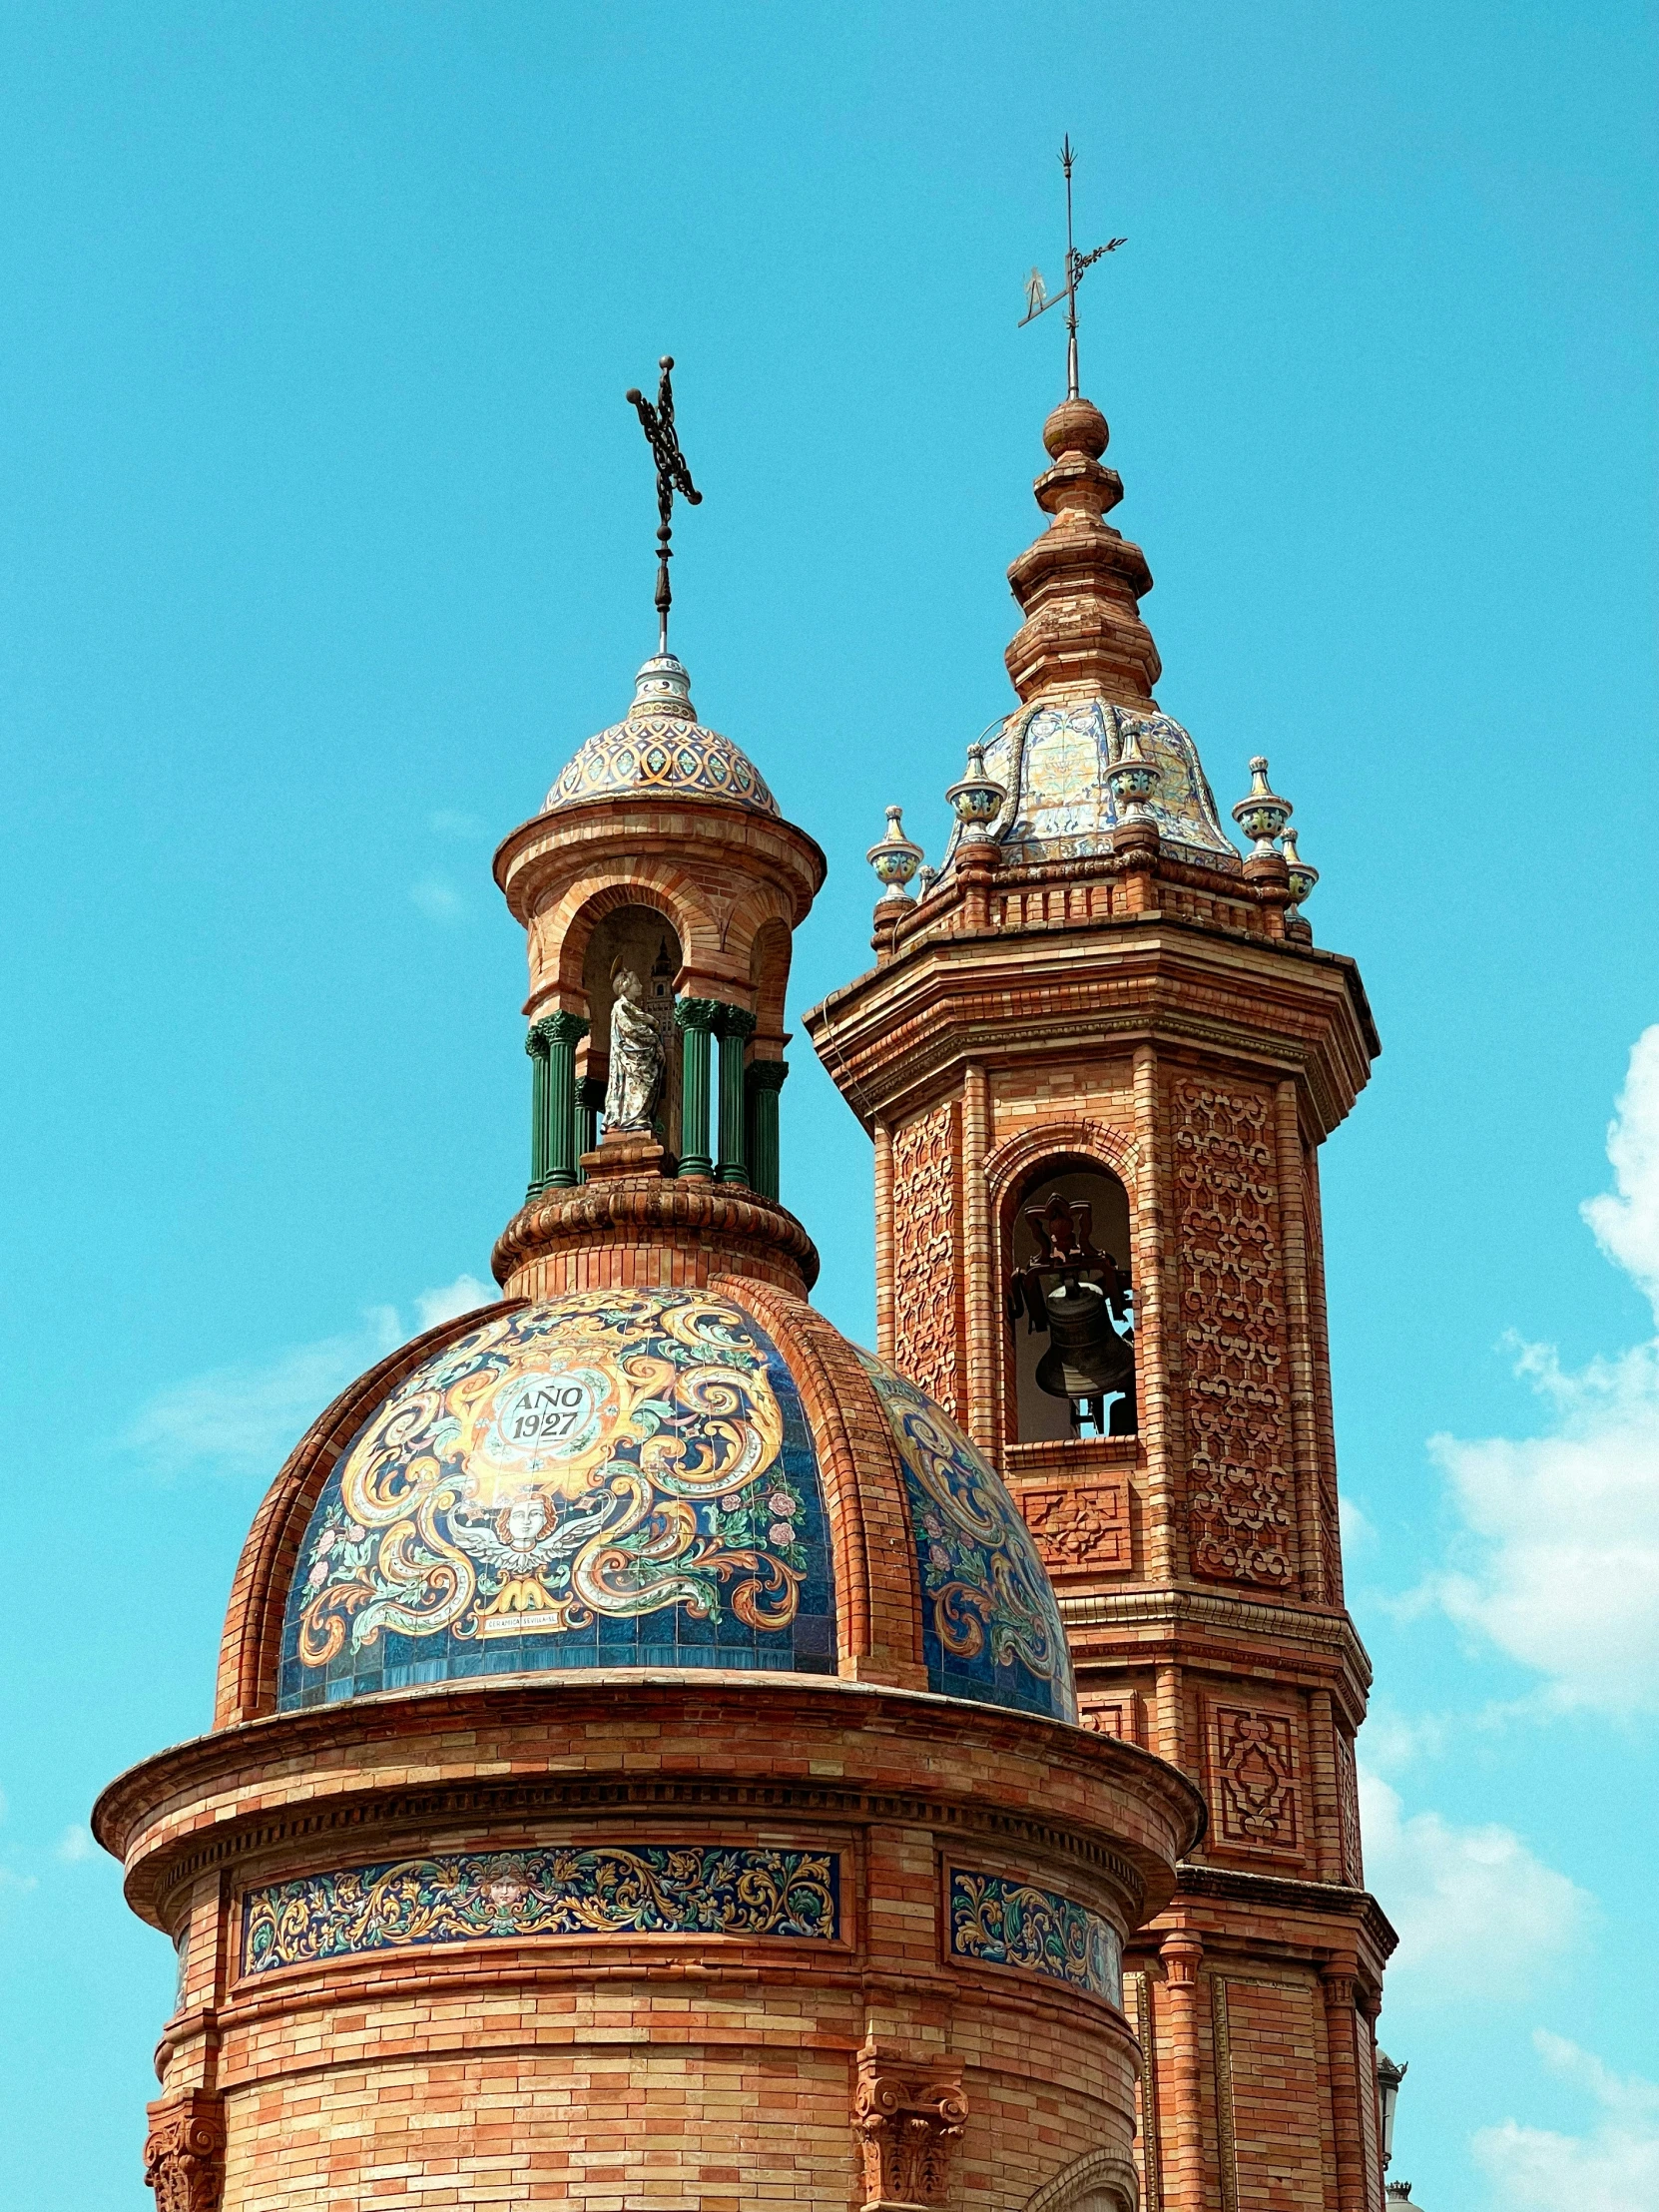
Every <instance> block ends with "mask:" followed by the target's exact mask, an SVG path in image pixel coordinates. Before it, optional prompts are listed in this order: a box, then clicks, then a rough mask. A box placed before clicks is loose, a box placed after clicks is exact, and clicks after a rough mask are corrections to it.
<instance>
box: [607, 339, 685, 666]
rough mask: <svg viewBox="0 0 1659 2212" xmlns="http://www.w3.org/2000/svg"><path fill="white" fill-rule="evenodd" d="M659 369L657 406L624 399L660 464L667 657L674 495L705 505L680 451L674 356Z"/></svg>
mask: <svg viewBox="0 0 1659 2212" xmlns="http://www.w3.org/2000/svg"><path fill="white" fill-rule="evenodd" d="M657 365H658V367H659V368H661V370H662V372H663V380H662V382H661V383H660V384H659V385H658V387H657V404H656V405H655V406H653V405H652V404H651V402H650V400H649V399H647V398H646V397H645V395H644V393H643V392H638V391H630V392H628V393H627V394H626V395H625V396H626V397H627V400H628V404H629V405H630V406H631V407H632V408H633V409H634V411H635V412H636V413H637V414H638V416H639V418H640V428H641V429H642V430H643V431H644V432H645V434H646V437H647V439H648V440H649V441H650V445H651V455H652V458H653V459H654V460H655V462H656V463H657V513H658V515H659V516H660V517H661V522H660V525H659V527H658V531H657V600H656V605H657V616H658V620H659V621H660V623H661V625H662V630H661V636H660V639H659V643H658V647H657V650H658V652H659V653H663V654H666V653H667V651H668V610H669V608H670V607H671V606H672V605H673V603H674V594H673V593H672V592H671V591H670V590H669V588H668V564H669V562H670V561H671V560H672V559H673V558H674V549H673V547H672V546H671V545H670V544H669V542H668V541H669V539H670V538H671V537H673V535H674V495H675V493H676V492H680V493H682V494H683V495H684V496H685V497H686V498H687V499H688V500H689V501H690V502H691V504H692V505H693V506H694V507H698V506H701V505H702V503H703V494H702V493H701V492H700V491H699V490H698V488H697V486H696V485H695V484H694V483H693V482H692V480H691V470H690V469H689V468H688V467H687V466H686V456H685V455H684V453H682V452H681V450H680V435H679V432H678V431H677V430H676V429H675V427H674V385H673V382H672V374H673V369H674V355H673V354H672V353H665V354H664V355H663V357H662V359H661V360H660V361H659V362H658V364H657Z"/></svg>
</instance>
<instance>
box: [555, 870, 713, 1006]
mask: <svg viewBox="0 0 1659 2212" xmlns="http://www.w3.org/2000/svg"><path fill="white" fill-rule="evenodd" d="M623 906H648V907H650V908H651V910H652V911H653V912H654V913H659V914H661V915H662V916H663V917H664V919H665V920H666V921H668V922H669V923H670V924H671V925H672V927H673V929H674V933H675V935H676V936H677V937H678V938H679V940H680V957H681V960H682V961H683V962H684V964H685V965H686V966H687V967H688V968H690V967H696V966H703V965H706V964H707V960H708V958H709V957H712V956H714V955H715V953H716V952H717V950H718V946H719V942H720V930H719V927H718V925H717V924H716V922H715V919H714V917H713V915H712V914H711V913H710V912H709V910H708V908H707V906H706V905H705V904H704V903H703V901H702V899H701V897H700V896H699V895H698V892H697V888H696V885H695V884H694V883H693V881H692V879H691V878H690V876H688V875H686V874H685V873H684V872H683V871H682V870H681V869H679V868H673V867H654V866H652V865H651V864H650V863H649V862H646V863H643V864H642V865H641V866H640V868H639V870H638V872H637V873H634V874H631V875H626V876H623V877H621V878H620V879H618V880H615V881H612V882H609V883H605V884H603V885H601V886H600V888H598V889H597V890H596V889H594V888H592V886H591V879H590V880H589V881H588V882H584V883H579V884H574V885H573V886H572V887H571V888H570V889H569V890H567V891H566V892H565V893H564V895H563V897H562V898H560V899H559V900H558V901H557V903H556V904H554V905H553V906H552V907H550V908H548V909H547V910H545V911H544V912H542V913H539V914H538V915H537V916H536V919H535V922H534V924H533V937H532V942H533V943H540V944H545V943H547V942H548V941H549V940H552V943H553V944H554V946H555V948H556V958H557V966H556V970H555V971H554V972H552V973H550V974H549V973H546V972H544V973H543V975H542V976H541V978H540V979H539V980H540V984H541V988H542V989H543V990H546V989H549V988H551V989H555V990H557V991H558V992H559V993H560V994H561V996H569V997H573V998H581V997H582V995H583V981H582V970H583V964H584V962H585V961H586V959H587V954H588V944H589V941H590V940H591V938H592V936H593V932H594V930H595V928H596V927H597V926H598V924H599V923H600V922H601V921H603V919H604V918H605V916H606V915H607V914H614V913H615V912H617V910H618V909H619V908H620V907H623ZM700 954H701V955H703V956H704V957H703V958H702V959H700V958H699V955H700Z"/></svg>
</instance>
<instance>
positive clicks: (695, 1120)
mask: <svg viewBox="0 0 1659 2212" xmlns="http://www.w3.org/2000/svg"><path fill="white" fill-rule="evenodd" d="M725 1010H726V1009H725V1008H724V1007H723V1006H722V1005H721V1003H720V1001H719V1000H718V999H716V998H677V999H676V1000H675V1002H674V1018H675V1020H676V1021H677V1022H678V1023H679V1025H680V1173H681V1174H682V1175H712V1174H713V1173H714V1168H715V1162H714V1155H713V1153H712V1152H711V1151H710V1150H709V1039H710V1037H711V1036H712V1035H713V1034H714V1027H715V1023H716V1022H717V1021H718V1020H719V1018H720V1016H721V1015H722V1014H723V1013H724V1012H725Z"/></svg>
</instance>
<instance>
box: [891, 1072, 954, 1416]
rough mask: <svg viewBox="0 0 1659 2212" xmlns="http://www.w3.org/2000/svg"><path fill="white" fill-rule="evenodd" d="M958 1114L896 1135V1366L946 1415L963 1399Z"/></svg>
mask: <svg viewBox="0 0 1659 2212" xmlns="http://www.w3.org/2000/svg"><path fill="white" fill-rule="evenodd" d="M957 1212H958V1208H957V1203H956V1128H955V1114H954V1112H953V1109H952V1108H951V1107H950V1106H948V1105H945V1106H939V1107H936V1108H935V1109H934V1111H933V1112H932V1113H930V1114H918V1115H917V1117H916V1118H915V1120H914V1121H908V1122H906V1123H905V1124H904V1126H903V1127H902V1128H901V1129H899V1130H898V1131H897V1132H896V1133H895V1134H894V1137H893V1141H892V1231H893V1320H894V1344H893V1365H894V1367H896V1368H897V1369H898V1371H899V1373H900V1374H901V1375H905V1376H908V1378H909V1379H910V1381H911V1382H912V1383H915V1385H916V1387H917V1388H918V1389H921V1390H925V1391H926V1393H927V1395H928V1396H929V1397H930V1398H932V1399H933V1400H934V1402H935V1403H936V1404H939V1405H942V1406H943V1407H944V1409H945V1411H946V1412H947V1413H950V1414H955V1413H956V1412H958V1411H959V1409H960V1408H959V1405H958V1353H957V1342H956V1338H957V1331H956V1250H955V1235H954V1225H955V1220H956V1215H957Z"/></svg>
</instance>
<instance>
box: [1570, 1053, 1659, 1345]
mask: <svg viewBox="0 0 1659 2212" xmlns="http://www.w3.org/2000/svg"><path fill="white" fill-rule="evenodd" d="M1607 1157H1608V1159H1609V1160H1610V1161H1611V1162H1612V1164H1613V1181H1614V1184H1615V1185H1616V1186H1617V1187H1616V1189H1615V1190H1613V1191H1604V1192H1603V1193H1602V1195H1601V1196H1600V1197H1599V1198H1589V1199H1586V1200H1585V1201H1584V1204H1583V1206H1582V1207H1581V1209H1580V1211H1581V1212H1582V1214H1583V1216H1584V1219H1585V1220H1586V1221H1587V1222H1588V1223H1589V1225H1590V1227H1591V1228H1592V1229H1593V1230H1594V1231H1595V1233H1596V1243H1597V1244H1598V1245H1600V1247H1601V1249H1602V1251H1603V1252H1605V1253H1606V1255H1607V1257H1608V1259H1609V1260H1611V1261H1612V1262H1613V1263H1614V1265H1615V1266H1617V1267H1621V1268H1623V1269H1624V1271H1625V1273H1626V1274H1627V1275H1630V1276H1633V1277H1634V1278H1635V1280H1636V1281H1637V1282H1638V1283H1639V1284H1640V1285H1641V1287H1642V1289H1643V1290H1644V1291H1645V1292H1646V1293H1647V1296H1648V1298H1649V1299H1650V1300H1651V1301H1652V1302H1653V1308H1654V1313H1655V1316H1656V1318H1659V1022H1656V1023H1655V1024H1654V1026H1653V1027H1652V1028H1651V1029H1644V1030H1643V1031H1642V1033H1641V1035H1640V1036H1639V1037H1638V1038H1637V1039H1636V1043H1635V1048H1634V1050H1633V1051H1632V1052H1631V1055H1630V1066H1629V1069H1628V1070H1627V1072H1626V1074H1625V1079H1624V1089H1623V1090H1622V1091H1621V1092H1620V1093H1619V1099H1618V1106H1617V1108H1616V1110H1615V1115H1614V1119H1613V1120H1612V1121H1611V1122H1610V1123H1609V1124H1608V1129H1607Z"/></svg>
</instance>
